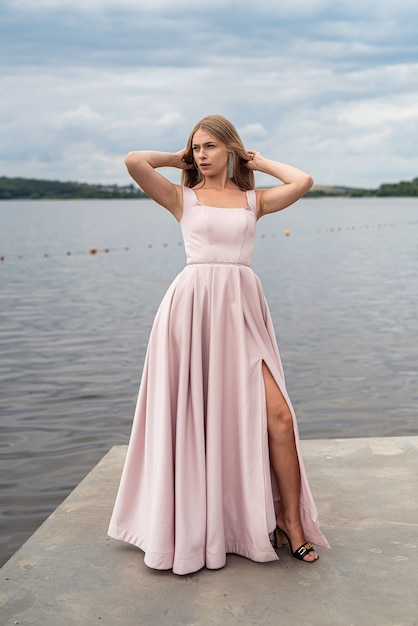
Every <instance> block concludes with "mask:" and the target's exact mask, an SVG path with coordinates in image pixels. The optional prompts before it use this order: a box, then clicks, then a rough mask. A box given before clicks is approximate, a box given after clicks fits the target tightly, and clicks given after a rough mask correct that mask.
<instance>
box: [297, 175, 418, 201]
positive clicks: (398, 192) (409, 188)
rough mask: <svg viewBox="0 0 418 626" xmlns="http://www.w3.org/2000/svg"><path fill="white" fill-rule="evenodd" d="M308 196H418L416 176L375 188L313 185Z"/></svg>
mask: <svg viewBox="0 0 418 626" xmlns="http://www.w3.org/2000/svg"><path fill="white" fill-rule="evenodd" d="M307 196H308V197H311V198H320V197H325V196H340V197H341V196H343V197H346V198H373V197H374V198H376V197H382V196H408V197H410V196H418V178H414V179H413V180H410V181H404V180H403V181H401V182H400V183H383V184H382V185H380V186H379V187H378V188H377V189H362V188H356V187H320V186H319V187H313V189H312V190H311V191H309V193H307Z"/></svg>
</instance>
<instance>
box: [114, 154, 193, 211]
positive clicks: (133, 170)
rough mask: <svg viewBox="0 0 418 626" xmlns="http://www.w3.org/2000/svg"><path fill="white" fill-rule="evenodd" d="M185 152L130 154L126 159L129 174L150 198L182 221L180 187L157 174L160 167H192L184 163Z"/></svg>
mask: <svg viewBox="0 0 418 626" xmlns="http://www.w3.org/2000/svg"><path fill="white" fill-rule="evenodd" d="M184 152H185V151H184V150H180V151H179V152H174V153H173V152H153V151H148V150H143V151H137V152H129V154H128V155H127V157H126V159H125V163H126V167H127V168H128V172H129V174H130V175H131V176H132V178H133V179H134V180H135V182H136V183H138V185H139V186H140V187H141V189H142V190H143V191H144V192H145V193H146V194H147V195H148V196H150V198H152V199H153V200H155V202H158V204H161V205H162V206H163V207H165V208H166V209H168V210H169V211H170V212H171V213H172V214H173V215H174V217H175V218H176V219H177V220H178V221H180V220H181V217H182V214H183V198H182V193H181V187H180V185H175V184H174V183H172V182H170V181H169V180H167V178H165V177H164V176H162V175H161V174H159V173H158V172H156V171H155V170H156V168H158V167H177V168H179V169H186V168H189V167H192V166H191V165H188V164H186V163H185V162H184V161H183V155H184Z"/></svg>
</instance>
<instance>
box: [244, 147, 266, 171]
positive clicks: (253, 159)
mask: <svg viewBox="0 0 418 626" xmlns="http://www.w3.org/2000/svg"><path fill="white" fill-rule="evenodd" d="M247 154H248V161H247V162H246V164H245V165H246V166H247V168H248V169H249V170H253V171H256V170H258V169H259V168H258V165H259V164H260V163H259V161H260V159H262V158H263V157H262V156H261V154H260V153H259V152H256V151H255V150H247Z"/></svg>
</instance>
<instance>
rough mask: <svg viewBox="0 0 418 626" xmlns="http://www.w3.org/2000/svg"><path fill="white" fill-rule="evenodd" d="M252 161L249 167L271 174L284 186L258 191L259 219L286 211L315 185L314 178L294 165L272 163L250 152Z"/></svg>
mask: <svg viewBox="0 0 418 626" xmlns="http://www.w3.org/2000/svg"><path fill="white" fill-rule="evenodd" d="M248 155H249V157H250V160H249V161H248V163H247V167H248V168H249V169H252V170H254V171H258V172H262V173H263V174H269V175H270V176H274V178H278V179H279V180H281V181H282V183H283V184H282V185H277V186H276V187H270V188H268V189H260V190H258V191H257V205H258V217H259V218H260V217H262V216H263V215H266V214H267V213H275V212H276V211H281V210H282V209H285V208H286V207H288V206H289V205H290V204H293V203H294V202H296V200H299V198H301V197H302V196H304V195H305V193H306V192H307V191H309V189H310V188H311V187H312V185H313V179H312V176H310V175H309V174H307V173H306V172H303V171H302V170H299V169H298V168H297V167H293V166H292V165H286V164H285V163H279V162H278V161H272V160H271V159H266V158H265V157H263V156H261V154H260V153H259V152H254V151H252V150H248Z"/></svg>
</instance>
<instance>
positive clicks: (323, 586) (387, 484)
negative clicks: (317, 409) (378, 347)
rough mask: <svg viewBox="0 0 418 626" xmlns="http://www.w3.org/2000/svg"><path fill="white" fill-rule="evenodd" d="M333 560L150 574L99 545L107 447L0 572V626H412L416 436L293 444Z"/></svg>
mask: <svg viewBox="0 0 418 626" xmlns="http://www.w3.org/2000/svg"><path fill="white" fill-rule="evenodd" d="M302 450H303V456H304V459H305V463H306V466H307V470H308V475H309V478H310V482H311V486H312V490H313V493H314V496H315V500H316V503H317V506H318V509H319V513H320V518H321V527H322V530H323V531H324V533H325V534H326V535H327V537H328V539H329V541H330V542H331V544H332V550H324V549H322V550H320V554H321V558H320V560H319V561H318V562H317V563H315V564H313V565H310V564H306V563H299V562H297V561H295V560H294V559H291V557H290V556H289V554H288V553H287V552H286V551H285V550H284V549H283V550H282V555H281V557H280V561H279V562H275V563H267V564H261V563H253V562H252V561H249V560H247V559H244V558H241V557H238V556H234V555H230V556H228V560H227V565H226V567H225V568H223V569H222V570H216V571H209V570H206V569H202V570H201V571H199V572H197V573H196V574H193V575H189V576H183V577H180V576H175V575H174V574H172V573H171V572H157V571H153V570H150V569H148V568H147V567H146V566H145V565H144V563H143V553H142V552H141V551H140V550H138V549H136V548H134V547H132V546H128V545H126V544H122V543H119V542H117V541H113V540H111V539H109V538H108V537H107V536H106V531H107V525H108V521H109V516H110V513H111V509H112V506H113V501H114V497H115V493H116V489H117V485H118V482H119V477H120V472H121V468H122V465H123V460H124V456H125V453H126V447H125V446H116V447H114V448H113V449H112V450H111V451H110V452H109V453H108V454H107V455H106V456H105V457H104V458H103V459H102V460H101V462H100V463H99V464H98V465H97V466H96V467H95V468H94V469H93V470H92V472H91V473H90V474H89V475H88V476H87V477H86V478H85V479H84V480H83V481H82V482H81V483H80V485H79V486H78V487H77V488H76V489H75V490H74V491H73V492H72V493H71V494H70V496H69V497H68V498H67V499H66V500H65V501H64V502H63V503H62V504H61V506H60V507H58V509H57V510H56V511H55V512H54V513H53V514H52V515H51V516H50V517H49V518H48V519H47V520H46V522H45V523H44V524H43V525H42V526H41V527H40V528H39V529H38V531H37V532H36V533H35V534H34V535H33V536H32V537H31V538H30V539H29V541H27V542H26V543H25V544H24V545H23V546H22V548H21V549H20V550H19V551H18V552H17V553H16V554H15V555H14V556H13V557H12V558H11V559H10V560H9V561H8V562H7V563H6V564H5V565H4V566H3V568H2V569H1V578H0V624H1V626H9V625H15V624H19V625H20V626H28V625H36V626H41V625H42V626H52V625H55V624H57V625H59V626H67V625H68V626H74V625H77V626H82V625H84V624H85V625H87V624H88V625H91V624H101V625H102V626H136V625H139V624H149V625H152V626H159V625H160V624H161V625H167V626H172V625H182V626H183V625H184V626H185V625H187V626H195V625H218V624H219V625H220V624H222V625H223V624H227V625H234V626H235V625H238V624H254V625H256V626H261V625H266V626H267V625H280V626H302V625H303V626H316V625H317V626H325V625H330V626H340V625H341V626H414V625H418V591H417V590H418V562H417V558H418V551H417V545H418V498H417V484H418V437H396V438H371V439H344V440H322V441H303V442H302Z"/></svg>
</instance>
